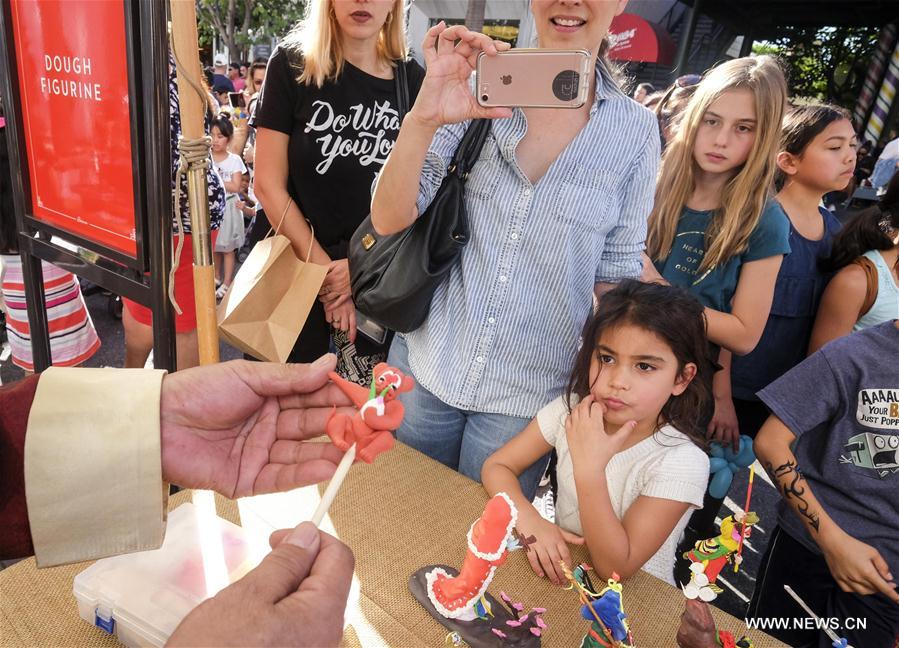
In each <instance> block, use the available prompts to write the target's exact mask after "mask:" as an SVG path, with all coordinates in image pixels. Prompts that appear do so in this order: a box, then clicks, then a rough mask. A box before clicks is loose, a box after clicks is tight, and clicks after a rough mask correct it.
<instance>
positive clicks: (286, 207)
mask: <svg viewBox="0 0 899 648" xmlns="http://www.w3.org/2000/svg"><path fill="white" fill-rule="evenodd" d="M291 204H293V198H291V197H290V196H288V197H287V204H286V205H284V211H283V212H281V220H279V221H278V227H276V228H275V229H274V232H275V234H276V235H277V234H278V233H279V232H280V230H281V226H282V225H283V224H284V219H285V218H287V212H288V211H290V206H291ZM305 220H306V224H307V225H309V229H310V230H311V235H310V236H309V249H308V250H306V260H305V261H304V263H309V258H310V257H311V256H312V244H313V243H314V242H315V227H313V226H312V223H310V222H309V219H308V218H307V219H305ZM271 235H272V228H271V227H270V228H268V234H266V235H265V238H268V237H269V236H271Z"/></svg>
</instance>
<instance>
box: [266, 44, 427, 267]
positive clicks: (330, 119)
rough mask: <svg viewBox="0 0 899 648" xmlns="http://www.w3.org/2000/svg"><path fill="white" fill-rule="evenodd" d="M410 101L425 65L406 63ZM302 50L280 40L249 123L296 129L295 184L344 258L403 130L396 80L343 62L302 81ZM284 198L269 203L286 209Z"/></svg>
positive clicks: (330, 246)
mask: <svg viewBox="0 0 899 648" xmlns="http://www.w3.org/2000/svg"><path fill="white" fill-rule="evenodd" d="M405 65H406V71H407V78H408V81H409V107H410V108H411V106H412V104H413V103H414V102H415V97H416V96H417V95H418V90H419V88H420V87H421V82H422V79H423V78H424V70H423V69H422V68H421V66H420V65H418V63H416V62H415V61H411V60H410V61H408V62H407V63H406V64H405ZM300 73H301V55H299V54H298V53H293V52H289V51H287V50H285V49H282V48H277V49H276V50H275V52H274V53H273V54H272V56H271V59H270V60H269V65H268V69H267V71H266V76H265V84H264V86H263V88H262V92H261V94H260V96H259V104H258V105H257V106H256V111H255V114H254V116H253V118H252V120H251V121H250V125H251V126H254V127H256V128H269V129H272V130H276V131H279V132H282V133H285V134H286V135H288V136H290V141H289V143H288V148H287V162H288V192H289V193H290V196H291V197H292V198H293V199H294V200H295V201H296V203H297V205H298V206H299V208H300V210H301V211H302V212H303V215H304V216H305V217H306V218H307V219H309V222H310V223H312V226H313V227H314V228H315V238H316V240H318V242H319V243H320V244H321V245H322V247H324V248H325V250H326V251H327V252H328V254H329V256H331V258H332V259H333V258H345V257H346V246H347V242H348V241H349V239H350V237H351V236H352V234H353V232H354V231H355V230H356V228H357V227H358V226H359V224H360V223H361V222H362V220H363V219H364V218H365V217H366V216H367V215H368V213H369V211H370V206H371V187H372V183H373V181H374V179H375V177H376V175H377V174H378V173H379V172H380V170H381V167H382V166H383V165H384V162H385V161H386V160H387V155H388V154H389V153H390V151H391V149H392V148H393V145H394V142H395V141H396V138H397V135H398V134H399V128H400V121H399V115H398V112H397V98H396V82H395V81H394V80H393V79H381V78H378V77H374V76H372V75H370V74H367V73H365V72H363V71H362V70H360V69H358V68H356V67H354V66H353V65H351V64H350V63H348V62H345V63H344V67H343V71H342V73H341V74H340V76H339V78H338V80H337V81H333V80H328V81H326V82H325V83H324V84H323V85H322V87H321V88H317V87H315V86H314V85H302V84H300V83H299V82H298V81H297V78H298V77H299V75H300ZM283 209H284V206H283V205H271V206H267V211H268V212H269V213H270V214H272V215H276V216H277V217H280V214H281V212H282V211H283Z"/></svg>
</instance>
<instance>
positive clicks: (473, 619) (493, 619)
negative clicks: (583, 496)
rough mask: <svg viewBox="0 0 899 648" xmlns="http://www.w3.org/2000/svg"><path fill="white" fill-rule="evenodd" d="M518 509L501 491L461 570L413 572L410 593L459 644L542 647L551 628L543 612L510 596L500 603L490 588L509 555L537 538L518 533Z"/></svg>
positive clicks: (480, 522)
mask: <svg viewBox="0 0 899 648" xmlns="http://www.w3.org/2000/svg"><path fill="white" fill-rule="evenodd" d="M517 520H518V510H517V509H516V508H515V504H513V503H512V500H511V498H510V497H509V496H508V495H506V494H505V493H497V494H496V495H494V496H493V497H492V498H491V499H490V501H488V502H487V506H486V507H485V508H484V513H483V514H482V515H481V517H480V518H478V519H477V520H476V521H475V522H474V524H472V525H471V528H470V529H469V530H468V551H467V553H466V555H465V560H464V561H463V563H462V569H461V570H459V571H456V570H455V569H453V568H452V567H448V566H446V565H429V566H427V567H422V568H421V569H419V570H418V571H417V572H415V573H414V574H412V576H411V578H410V579H409V590H410V591H411V592H412V595H413V596H414V597H415V598H416V600H417V601H418V602H419V603H421V605H422V606H423V607H424V608H425V609H426V610H427V611H428V612H430V613H431V616H433V617H434V618H435V619H437V620H438V621H439V622H440V623H442V624H443V625H444V626H445V627H447V628H448V629H449V630H450V634H449V636H448V637H447V642H448V643H450V644H451V645H455V646H465V645H468V646H472V648H480V647H482V646H497V647H499V646H523V647H524V646H534V647H536V646H539V645H540V636H541V635H542V634H543V631H544V630H546V623H545V622H544V621H543V618H542V617H541V615H542V614H543V613H544V612H546V610H545V609H544V608H533V609H532V610H531V611H530V612H525V608H524V605H523V604H522V603H516V602H513V601H512V599H511V598H510V597H509V596H508V595H506V593H505V592H500V597H501V599H502V601H503V603H504V604H505V607H503V606H502V605H500V604H499V603H498V602H497V601H496V599H495V598H493V596H491V595H490V594H488V593H487V588H488V587H489V586H490V582H491V581H492V580H493V576H494V574H495V573H496V570H497V568H498V567H499V566H501V565H502V564H503V563H504V562H506V556H507V555H508V553H509V552H510V551H515V550H517V549H525V550H526V551H530V549H529V548H528V546H527V545H528V544H529V542H532V541H533V540H532V539H524V538H520V537H519V536H518V535H517V534H516V532H515V523H516V522H517Z"/></svg>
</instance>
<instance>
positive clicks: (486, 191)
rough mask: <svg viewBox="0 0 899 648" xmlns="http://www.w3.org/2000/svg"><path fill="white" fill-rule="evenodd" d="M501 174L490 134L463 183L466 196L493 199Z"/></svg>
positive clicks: (495, 148) (498, 158) (493, 138)
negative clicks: (466, 179)
mask: <svg viewBox="0 0 899 648" xmlns="http://www.w3.org/2000/svg"><path fill="white" fill-rule="evenodd" d="M501 172H502V169H501V168H500V157H499V149H498V147H497V144H496V138H495V137H493V135H492V134H490V135H488V136H487V139H486V140H485V141H484V147H483V148H482V149H481V154H480V155H479V156H478V161H477V162H476V163H475V165H474V167H472V169H471V172H470V173H469V175H468V181H467V182H466V183H465V193H466V195H469V196H475V197H477V198H482V199H486V198H491V197H493V196H494V195H495V193H496V186H497V184H498V183H499V177H500V175H501Z"/></svg>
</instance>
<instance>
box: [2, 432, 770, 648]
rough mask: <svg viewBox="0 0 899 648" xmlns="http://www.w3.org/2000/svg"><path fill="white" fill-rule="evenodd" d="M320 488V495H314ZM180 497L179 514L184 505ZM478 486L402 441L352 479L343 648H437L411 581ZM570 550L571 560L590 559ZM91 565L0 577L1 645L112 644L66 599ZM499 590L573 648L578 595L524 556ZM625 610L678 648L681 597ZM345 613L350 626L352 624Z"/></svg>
mask: <svg viewBox="0 0 899 648" xmlns="http://www.w3.org/2000/svg"><path fill="white" fill-rule="evenodd" d="M321 488H322V489H323V487H321ZM188 495H189V494H188V493H179V494H178V495H176V496H175V497H173V498H172V500H171V503H170V504H171V507H172V508H174V507H176V506H178V505H180V504H181V503H183V502H184V501H186V500H187V497H188ZM486 501H487V495H486V493H485V492H484V490H483V488H482V487H481V486H480V485H478V484H476V483H474V482H472V481H471V480H469V479H467V478H465V477H463V476H461V475H459V474H458V473H456V472H454V471H452V470H449V469H448V468H445V467H444V466H442V465H440V464H437V463H436V462H434V461H432V460H430V459H428V458H427V457H425V456H423V455H421V454H419V453H418V452H416V451H414V450H412V449H410V448H408V447H406V446H403V445H402V444H397V447H396V448H395V449H394V450H392V451H391V452H389V453H387V454H386V455H382V456H381V457H380V458H378V460H377V462H376V463H375V464H374V465H372V466H368V465H364V464H359V465H356V466H354V467H353V469H352V470H350V473H349V475H348V476H347V479H346V481H345V482H344V485H343V487H342V489H341V491H340V494H339V495H338V497H337V499H336V500H335V502H334V504H333V505H332V507H331V511H330V516H331V521H332V523H333V525H334V528H335V529H336V531H337V534H338V535H339V536H340V538H341V539H342V540H343V541H344V542H346V543H347V544H348V545H349V546H350V547H352V549H353V552H354V553H355V556H356V576H357V578H358V579H359V582H360V586H361V594H360V597H359V601H358V606H359V610H357V611H355V612H354V614H359V613H361V614H362V615H364V617H365V619H366V621H367V626H368V627H367V628H361V627H360V628H358V633H357V629H356V628H354V627H353V626H352V625H351V626H348V627H347V631H346V633H345V635H344V645H345V646H352V647H355V646H397V647H407V646H408V647H413V646H415V647H417V646H434V647H437V646H444V645H445V643H444V641H445V638H446V631H445V630H444V628H443V626H441V625H440V624H438V623H437V622H436V621H435V620H434V619H432V618H431V617H430V616H429V615H428V613H427V612H425V610H424V609H423V608H421V607H420V606H419V604H418V603H417V602H416V601H415V599H414V598H412V595H411V594H410V593H409V591H408V588H407V583H408V579H409V575H410V574H411V573H412V572H414V571H415V570H417V569H418V568H419V567H422V566H423V565H428V564H434V563H446V564H449V565H456V566H460V565H461V563H462V559H463V557H464V555H465V534H466V532H467V531H468V527H469V526H470V525H471V522H472V521H473V520H475V519H476V518H477V517H478V516H479V515H480V513H481V511H482V510H483V507H484V504H485V503H486ZM217 507H218V511H219V515H221V516H222V517H224V518H226V519H228V520H231V521H233V522H238V513H237V507H236V505H235V503H234V502H232V501H229V500H225V499H223V498H219V497H217ZM580 549H581V548H577V550H576V551H575V553H574V558H575V560H577V561H587V560H588V558H587V554H586V552H584V551H582V550H580ZM89 564H90V563H80V564H76V565H66V566H63V567H56V568H50V569H42V570H38V569H36V568H35V564H34V560H33V559H28V560H26V561H23V562H21V563H19V564H17V565H14V566H13V567H10V568H9V569H6V570H5V571H3V572H0V645H3V646H75V645H77V646H116V645H118V642H116V640H115V639H114V638H113V637H111V636H110V635H108V634H106V633H104V632H103V631H102V630H100V629H98V628H95V627H93V626H91V625H89V624H88V623H86V622H84V621H83V620H81V618H80V617H79V616H78V610H77V607H76V605H75V599H74V596H73V595H72V579H73V578H74V577H75V575H76V574H77V573H79V572H80V571H81V570H83V569H85V568H86V567H87V566H88V565H89ZM500 590H504V591H506V592H507V593H508V594H509V595H510V596H512V597H513V598H514V599H515V600H520V601H522V602H524V603H525V604H526V605H529V606H532V607H533V606H542V607H545V608H547V612H546V614H545V615H544V619H545V620H546V622H547V624H548V625H549V629H548V630H547V632H546V634H545V635H544V639H543V645H544V646H547V647H556V646H558V647H574V646H577V645H579V642H580V639H581V637H583V634H584V632H585V629H586V627H587V624H586V622H584V621H581V620H580V616H579V609H578V608H579V603H578V600H577V596H576V595H575V594H574V593H573V592H570V591H564V590H562V589H560V588H557V587H554V586H553V585H551V584H550V583H549V581H547V580H544V579H539V578H537V577H536V576H535V575H534V573H533V572H532V571H531V568H530V566H529V565H528V562H527V558H526V557H525V555H524V553H523V552H520V551H519V552H515V553H513V554H511V555H510V556H509V559H508V561H507V562H506V564H505V565H504V566H503V567H502V568H500V569H499V570H498V571H497V575H496V578H495V579H494V581H493V585H491V588H490V591H492V592H494V594H496V593H498V592H499V591H500ZM624 605H625V611H626V612H627V613H628V615H629V616H630V620H631V629H632V630H633V632H634V637H635V640H636V644H637V646H639V647H640V648H675V646H676V643H675V640H674V635H675V631H676V628H677V625H678V622H679V618H680V614H681V612H682V611H683V606H684V597H683V594H682V593H681V592H680V591H679V590H677V589H675V588H674V587H671V586H670V585H668V584H667V583H664V582H662V581H659V580H658V579H656V578H654V577H652V576H649V575H648V574H645V573H643V572H639V573H637V574H636V575H634V576H633V577H631V578H630V579H629V580H628V581H627V582H626V584H625V589H624ZM712 611H713V614H714V617H715V621H716V622H717V623H718V626H719V627H720V628H723V629H728V630H730V631H732V632H735V633H737V634H738V636H739V633H741V632H745V627H744V624H743V622H742V620H738V619H735V618H734V617H732V616H730V615H728V614H726V613H724V612H721V611H720V610H717V609H715V608H713V610H712ZM351 616H352V615H351V614H348V617H351ZM748 634H749V635H750V636H751V637H752V639H753V641H754V642H755V646H756V647H757V648H775V647H779V646H783V645H784V644H782V643H780V642H778V641H776V640H775V639H773V638H771V637H768V636H767V635H765V634H763V633H760V632H755V631H753V632H749V633H748Z"/></svg>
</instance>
